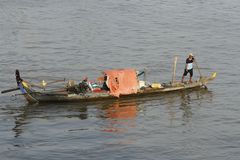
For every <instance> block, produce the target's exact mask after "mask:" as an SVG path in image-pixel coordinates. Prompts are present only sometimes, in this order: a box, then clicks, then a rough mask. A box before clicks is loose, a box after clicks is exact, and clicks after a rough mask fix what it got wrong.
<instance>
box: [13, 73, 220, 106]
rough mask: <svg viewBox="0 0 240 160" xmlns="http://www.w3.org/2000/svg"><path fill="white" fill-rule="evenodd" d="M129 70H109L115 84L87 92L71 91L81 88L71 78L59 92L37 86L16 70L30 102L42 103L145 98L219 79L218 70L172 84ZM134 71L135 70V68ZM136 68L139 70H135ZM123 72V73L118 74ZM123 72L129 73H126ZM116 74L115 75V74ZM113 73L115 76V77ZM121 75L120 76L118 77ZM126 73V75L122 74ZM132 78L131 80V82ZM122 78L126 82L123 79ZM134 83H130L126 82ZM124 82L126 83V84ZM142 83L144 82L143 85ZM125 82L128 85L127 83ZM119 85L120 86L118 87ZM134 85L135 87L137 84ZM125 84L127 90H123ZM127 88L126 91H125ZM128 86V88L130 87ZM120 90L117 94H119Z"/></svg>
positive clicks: (202, 84)
mask: <svg viewBox="0 0 240 160" xmlns="http://www.w3.org/2000/svg"><path fill="white" fill-rule="evenodd" d="M127 71H129V70H128V69H127V70H109V71H106V72H105V74H106V75H108V76H109V79H108V81H110V80H111V82H112V84H110V83H109V82H108V84H109V90H105V89H102V88H100V89H98V90H88V91H85V92H81V91H80V92H75V91H73V90H71V88H73V87H78V86H79V85H72V86H69V81H68V82H66V84H65V85H63V88H64V89H63V90H61V91H60V90H58V91H49V90H46V89H45V88H44V85H46V84H44V83H43V85H42V88H40V89H36V88H35V87H34V86H33V85H32V84H31V83H29V82H27V81H26V80H24V79H22V78H21V77H20V73H19V71H18V70H16V81H17V86H18V88H19V89H20V91H21V94H22V95H24V97H25V98H26V100H27V101H28V102H29V103H42V102H75V101H87V102H89V101H99V100H106V99H118V98H127V97H141V96H147V95H153V94H161V93H166V92H173V91H180V90H187V89H193V88H206V85H207V83H209V82H210V81H212V80H214V79H215V78H216V75H217V74H216V73H212V74H211V75H210V76H208V77H203V76H202V77H200V78H199V79H198V80H196V81H193V82H191V83H189V82H184V83H181V82H169V83H148V84H146V81H139V80H138V79H137V76H136V78H134V75H133V74H132V77H133V78H132V79H131V76H129V74H127V73H126V72H127ZM131 71H132V70H131ZM134 71H135V70H134ZM117 73H120V74H117ZM123 73H124V74H125V73H126V75H124V76H122V75H123ZM113 75H114V76H113ZM111 76H112V79H111ZM118 76H119V77H118ZM121 76H122V77H121ZM129 79H130V81H129ZM120 80H122V81H120ZM131 80H134V83H135V81H137V83H138V84H137V88H136V85H133V83H132V81H131ZM125 82H127V83H126V84H130V85H125ZM122 83H123V84H122ZM140 83H142V84H140ZM123 85H124V86H123ZM116 86H117V87H116ZM133 86H134V87H133ZM121 87H122V88H123V91H121V90H120V89H121ZM131 87H132V88H131ZM124 89H125V90H124ZM126 89H127V90H126ZM116 93H117V94H116Z"/></svg>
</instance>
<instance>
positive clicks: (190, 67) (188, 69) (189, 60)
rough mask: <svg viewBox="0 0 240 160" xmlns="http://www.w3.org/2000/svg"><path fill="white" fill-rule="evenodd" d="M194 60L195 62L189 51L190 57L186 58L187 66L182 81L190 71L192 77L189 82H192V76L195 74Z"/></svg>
mask: <svg viewBox="0 0 240 160" xmlns="http://www.w3.org/2000/svg"><path fill="white" fill-rule="evenodd" d="M193 62H194V57H193V54H192V53H189V55H188V58H187V59H186V66H185V69H184V73H183V75H182V81H181V82H182V83H183V80H184V77H185V76H186V75H187V74H188V73H189V74H190V79H189V82H190V83H192V76H193Z"/></svg>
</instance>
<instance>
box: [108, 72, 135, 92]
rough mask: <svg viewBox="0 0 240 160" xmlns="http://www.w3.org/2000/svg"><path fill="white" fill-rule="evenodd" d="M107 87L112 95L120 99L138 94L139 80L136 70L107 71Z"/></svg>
mask: <svg viewBox="0 0 240 160" xmlns="http://www.w3.org/2000/svg"><path fill="white" fill-rule="evenodd" d="M104 73H105V74H106V75H107V77H108V78H107V82H106V83H107V86H108V88H109V89H110V94H111V95H113V96H115V97H119V96H120V95H128V94H132V93H137V89H138V79H137V74H136V70H134V69H117V70H106V71H104Z"/></svg>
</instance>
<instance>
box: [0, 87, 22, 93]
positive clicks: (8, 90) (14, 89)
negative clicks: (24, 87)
mask: <svg viewBox="0 0 240 160" xmlns="http://www.w3.org/2000/svg"><path fill="white" fill-rule="evenodd" d="M17 90H19V87H17V88H12V89H7V90H4V91H1V93H2V94H4V93H8V92H13V91H17Z"/></svg>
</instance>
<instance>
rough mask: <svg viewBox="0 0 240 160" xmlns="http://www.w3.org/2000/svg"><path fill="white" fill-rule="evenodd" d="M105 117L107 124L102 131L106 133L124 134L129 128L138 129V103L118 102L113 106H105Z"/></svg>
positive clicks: (132, 101) (133, 101)
mask: <svg viewBox="0 0 240 160" xmlns="http://www.w3.org/2000/svg"><path fill="white" fill-rule="evenodd" d="M102 109H103V111H104V116H103V117H102V118H105V119H106V120H107V123H106V124H105V126H104V129H103V130H102V131H104V132H124V131H127V130H128V128H134V127H136V120H135V119H136V117H137V113H138V110H139V109H138V108H137V103H136V101H135V100H131V101H116V102H114V103H113V104H110V105H107V106H104V107H103V108H102Z"/></svg>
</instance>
